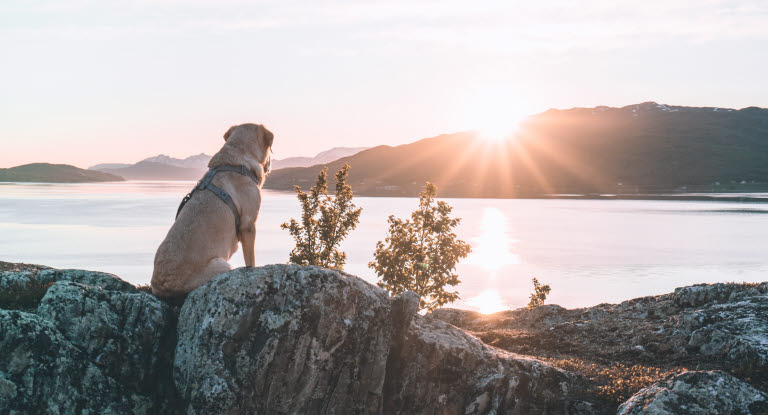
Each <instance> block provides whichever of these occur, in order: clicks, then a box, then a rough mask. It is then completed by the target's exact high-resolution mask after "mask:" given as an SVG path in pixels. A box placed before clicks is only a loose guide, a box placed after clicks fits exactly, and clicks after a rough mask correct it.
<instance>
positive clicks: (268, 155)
mask: <svg viewBox="0 0 768 415" xmlns="http://www.w3.org/2000/svg"><path fill="white" fill-rule="evenodd" d="M274 139H275V135H274V134H272V132H271V131H269V130H267V128H266V127H264V126H263V125H261V124H240V125H234V126H232V127H230V128H229V130H227V132H226V133H224V141H226V142H227V144H226V145H229V146H232V147H236V148H238V149H239V150H241V151H242V152H243V153H245V154H244V155H245V156H246V162H247V161H248V160H247V159H248V158H251V159H254V160H256V161H257V162H258V163H259V164H261V165H262V166H263V169H264V173H269V170H270V165H271V164H272V163H271V162H272V141H273V140H274Z"/></svg>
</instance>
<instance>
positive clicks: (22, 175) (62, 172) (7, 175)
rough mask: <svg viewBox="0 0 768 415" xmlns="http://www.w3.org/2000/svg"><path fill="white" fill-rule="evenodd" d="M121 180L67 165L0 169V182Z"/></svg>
mask: <svg viewBox="0 0 768 415" xmlns="http://www.w3.org/2000/svg"><path fill="white" fill-rule="evenodd" d="M117 181H123V178H122V177H120V176H116V175H113V174H108V173H104V172H100V171H91V170H84V169H80V168H77V167H75V166H70V165H68V164H48V163H33V164H25V165H23V166H16V167H11V168H8V169H0V182H38V183H84V182H117Z"/></svg>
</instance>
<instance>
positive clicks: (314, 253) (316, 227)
mask: <svg viewBox="0 0 768 415" xmlns="http://www.w3.org/2000/svg"><path fill="white" fill-rule="evenodd" d="M348 173H349V164H346V163H344V166H342V167H341V169H340V170H339V171H338V172H337V173H336V175H335V177H336V194H335V197H331V196H329V195H328V168H327V167H324V168H323V169H322V170H321V171H320V174H318V175H317V181H316V182H315V185H314V186H312V188H311V189H310V190H309V194H307V193H304V192H303V191H302V190H301V187H299V186H294V187H293V188H294V190H295V191H296V197H298V199H299V202H300V203H301V210H302V214H301V223H299V222H297V221H296V220H295V219H293V218H291V221H290V222H286V223H283V224H282V225H280V227H281V228H282V229H287V230H288V232H290V233H291V236H293V239H294V240H296V247H294V248H293V250H292V251H291V253H290V255H289V262H291V263H293V264H298V265H317V266H321V267H326V268H335V269H344V263H345V262H346V260H347V254H346V253H344V252H341V251H339V250H338V249H337V247H338V246H339V244H340V243H341V241H342V240H343V239H344V238H346V237H347V235H348V234H349V232H350V231H351V230H353V229H355V228H356V227H357V223H358V222H360V212H361V211H362V208H357V207H356V206H355V205H354V204H353V203H352V196H353V195H352V188H351V187H350V186H349V185H348V184H347V174H348Z"/></svg>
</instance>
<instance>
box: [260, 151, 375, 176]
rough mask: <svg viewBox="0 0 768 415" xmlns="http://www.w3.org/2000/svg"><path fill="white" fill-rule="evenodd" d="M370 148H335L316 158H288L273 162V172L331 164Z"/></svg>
mask: <svg viewBox="0 0 768 415" xmlns="http://www.w3.org/2000/svg"><path fill="white" fill-rule="evenodd" d="M366 148H368V147H334V148H332V149H330V150H326V151H323V152H321V153H318V154H317V155H316V156H314V157H288V158H286V159H282V160H277V159H276V160H272V170H278V169H287V168H290V167H309V166H315V165H318V164H324V163H330V162H332V161H335V160H338V159H340V158H342V157H348V156H352V155H354V154H357V153H359V152H361V151H363V150H365V149H366Z"/></svg>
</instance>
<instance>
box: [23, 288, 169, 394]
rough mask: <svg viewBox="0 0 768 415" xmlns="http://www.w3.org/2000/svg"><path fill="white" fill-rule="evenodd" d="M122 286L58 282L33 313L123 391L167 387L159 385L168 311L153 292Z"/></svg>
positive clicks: (164, 373)
mask: <svg viewBox="0 0 768 415" xmlns="http://www.w3.org/2000/svg"><path fill="white" fill-rule="evenodd" d="M108 286H109V285H108ZM127 291H128V290H125V291H110V290H104V289H102V288H101V287H100V286H89V285H83V284H79V283H74V282H70V281H67V280H62V281H58V282H56V283H55V284H53V285H52V286H51V287H50V288H49V289H48V292H47V293H46V294H45V297H43V299H42V301H41V302H40V305H39V306H38V308H37V315H38V316H39V317H40V318H42V319H45V320H47V321H49V322H51V323H53V325H54V326H55V327H56V328H57V329H58V331H59V332H60V333H61V334H62V335H63V336H64V337H65V338H66V339H67V340H68V341H69V343H70V344H72V345H73V346H75V347H77V348H78V349H80V350H81V351H83V352H84V353H85V355H86V357H87V359H88V360H90V361H91V362H93V363H94V364H96V365H97V366H98V367H99V368H100V369H101V371H102V372H104V374H106V375H108V376H110V377H112V378H114V379H116V380H117V381H118V382H120V383H121V384H122V385H123V387H125V388H126V389H127V390H131V391H134V392H136V393H139V394H142V395H145V396H153V395H157V393H158V392H168V391H166V390H164V388H163V387H162V386H161V385H162V384H163V383H164V382H163V381H165V382H166V383H167V382H168V381H169V380H170V371H169V370H168V364H169V362H170V358H171V351H172V350H173V344H172V342H173V341H174V340H175V333H174V330H175V326H174V325H173V321H172V319H173V315H172V313H171V312H170V311H169V307H168V305H166V304H165V303H163V302H162V301H160V300H158V299H157V298H155V297H154V296H153V295H151V294H148V293H146V292H141V291H137V290H135V289H134V290H133V292H127Z"/></svg>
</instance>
